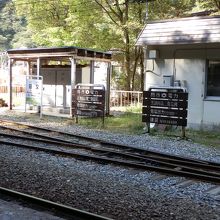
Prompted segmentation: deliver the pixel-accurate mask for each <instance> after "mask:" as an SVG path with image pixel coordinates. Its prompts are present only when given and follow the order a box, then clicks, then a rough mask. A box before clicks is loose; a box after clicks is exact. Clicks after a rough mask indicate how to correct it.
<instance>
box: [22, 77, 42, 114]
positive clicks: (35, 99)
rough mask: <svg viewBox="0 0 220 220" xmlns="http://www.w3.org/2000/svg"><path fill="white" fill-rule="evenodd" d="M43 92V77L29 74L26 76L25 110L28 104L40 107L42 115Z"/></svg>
mask: <svg viewBox="0 0 220 220" xmlns="http://www.w3.org/2000/svg"><path fill="white" fill-rule="evenodd" d="M42 93H43V77H42V76H36V75H29V76H27V77H26V96H25V112H26V106H27V105H31V106H37V107H40V116H42Z"/></svg>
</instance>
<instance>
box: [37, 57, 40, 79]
mask: <svg viewBox="0 0 220 220" xmlns="http://www.w3.org/2000/svg"><path fill="white" fill-rule="evenodd" d="M37 76H40V58H39V57H38V58H37Z"/></svg>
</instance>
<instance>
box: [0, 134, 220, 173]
mask: <svg viewBox="0 0 220 220" xmlns="http://www.w3.org/2000/svg"><path fill="white" fill-rule="evenodd" d="M0 136H6V137H10V138H17V139H22V140H29V141H36V142H43V143H49V144H55V145H59V146H64V147H68V148H71V149H76V148H78V149H85V150H90V151H93V152H95V151H96V152H100V153H106V154H111V153H112V154H118V155H119V156H127V157H131V158H133V159H138V160H142V161H147V162H153V163H157V164H163V165H167V166H169V167H173V166H176V167H177V166H179V167H181V168H191V169H194V168H200V169H201V168H203V169H206V170H210V171H212V172H213V171H214V172H216V171H220V167H216V166H212V165H204V164H198V163H193V162H188V161H178V160H176V159H167V158H163V157H155V156H150V155H141V154H136V153H135V154H131V153H130V152H128V153H127V152H120V151H117V150H115V149H114V150H112V149H103V148H100V147H94V146H87V145H83V144H74V143H63V142H58V141H51V140H43V139H37V138H30V137H25V136H20V135H11V134H5V133H2V132H0ZM10 143H11V142H10ZM192 166H193V168H192ZM211 169H212V170H211ZM194 170H195V169H194ZM216 175H218V174H216Z"/></svg>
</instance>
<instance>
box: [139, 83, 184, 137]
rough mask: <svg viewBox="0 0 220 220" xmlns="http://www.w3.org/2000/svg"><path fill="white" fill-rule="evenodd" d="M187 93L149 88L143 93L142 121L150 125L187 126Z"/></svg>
mask: <svg viewBox="0 0 220 220" xmlns="http://www.w3.org/2000/svg"><path fill="white" fill-rule="evenodd" d="M187 108H188V93H187V92H185V91H184V89H180V88H175V87H173V88H167V89H164V88H151V89H150V90H149V91H144V92H143V109H142V121H143V122H146V123H147V124H148V131H149V132H150V126H149V124H150V123H156V124H166V125H175V126H182V129H183V136H185V129H184V127H186V126H187Z"/></svg>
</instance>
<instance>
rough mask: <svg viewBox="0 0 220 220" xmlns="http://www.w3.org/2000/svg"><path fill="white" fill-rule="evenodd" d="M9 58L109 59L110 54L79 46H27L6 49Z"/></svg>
mask: <svg viewBox="0 0 220 220" xmlns="http://www.w3.org/2000/svg"><path fill="white" fill-rule="evenodd" d="M7 54H8V56H9V58H11V59H17V60H29V59H36V58H45V59H46V58H51V59H56V58H58V59H59V58H68V57H74V58H79V59H87V60H103V61H109V62H110V61H111V58H112V55H111V53H108V52H101V51H96V50H92V49H86V48H80V47H73V46H72V47H53V48H27V49H11V50H8V51H7Z"/></svg>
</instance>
